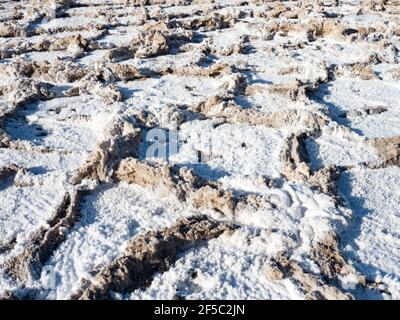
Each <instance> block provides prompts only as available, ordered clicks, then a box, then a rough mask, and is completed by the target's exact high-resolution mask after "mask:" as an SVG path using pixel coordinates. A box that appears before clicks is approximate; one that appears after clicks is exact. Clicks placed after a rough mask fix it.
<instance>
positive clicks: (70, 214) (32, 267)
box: [2, 190, 84, 282]
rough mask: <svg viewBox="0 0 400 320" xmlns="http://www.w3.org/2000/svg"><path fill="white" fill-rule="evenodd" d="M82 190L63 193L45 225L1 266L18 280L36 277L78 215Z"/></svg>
mask: <svg viewBox="0 0 400 320" xmlns="http://www.w3.org/2000/svg"><path fill="white" fill-rule="evenodd" d="M83 193H84V191H82V190H76V191H74V192H67V193H66V194H65V196H64V198H63V200H62V201H61V203H60V205H59V206H58V208H57V210H56V212H55V214H54V215H53V217H52V218H51V219H50V220H49V222H48V225H47V226H43V227H41V228H40V229H39V230H37V231H35V232H34V234H33V235H32V236H31V237H30V239H29V240H28V242H27V243H26V244H25V245H24V249H23V251H22V252H21V253H18V254H17V255H16V256H14V257H12V258H10V259H9V260H7V261H6V262H5V263H4V264H3V265H2V268H3V269H4V270H5V273H6V275H8V276H9V277H11V278H12V279H16V280H18V281H22V282H24V281H27V280H29V279H36V278H38V277H39V275H40V272H41V270H42V266H43V264H44V263H45V262H46V261H47V260H48V259H49V257H50V256H51V254H52V253H53V252H54V250H55V249H56V248H57V247H58V246H59V245H60V244H61V243H62V242H63V241H64V240H65V238H66V236H67V232H68V231H69V230H70V229H71V228H72V227H73V226H74V225H75V223H76V222H77V220H78V218H79V200H80V197H81V196H82V194H83Z"/></svg>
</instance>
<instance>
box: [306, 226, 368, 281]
mask: <svg viewBox="0 0 400 320" xmlns="http://www.w3.org/2000/svg"><path fill="white" fill-rule="evenodd" d="M311 258H312V259H313V260H314V261H315V263H316V264H317V265H318V266H319V268H320V270H321V273H322V275H323V276H325V277H326V278H327V279H328V280H330V281H332V280H335V279H336V280H337V279H338V278H339V277H340V276H346V275H349V274H351V275H357V271H356V270H355V269H354V267H352V266H351V265H349V264H348V263H347V262H346V260H345V259H344V258H343V256H342V254H341V253H340V250H339V239H338V236H337V235H336V234H334V233H332V232H331V233H327V234H326V236H325V238H323V239H320V240H317V241H315V243H314V245H313V247H312V250H311ZM357 277H358V283H360V284H362V285H365V278H364V277H363V276H357Z"/></svg>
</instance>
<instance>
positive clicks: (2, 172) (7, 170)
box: [0, 164, 23, 183]
mask: <svg viewBox="0 0 400 320" xmlns="http://www.w3.org/2000/svg"><path fill="white" fill-rule="evenodd" d="M21 170H23V168H21V167H20V166H17V165H15V164H11V165H8V166H4V167H0V183H2V182H3V181H4V180H7V179H8V178H10V177H11V176H15V175H16V174H17V173H18V172H19V171H21Z"/></svg>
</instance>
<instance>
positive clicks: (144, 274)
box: [72, 216, 235, 300]
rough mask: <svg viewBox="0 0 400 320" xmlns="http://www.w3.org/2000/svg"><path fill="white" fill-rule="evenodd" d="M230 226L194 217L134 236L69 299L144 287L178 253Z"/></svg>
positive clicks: (162, 270) (107, 294)
mask: <svg viewBox="0 0 400 320" xmlns="http://www.w3.org/2000/svg"><path fill="white" fill-rule="evenodd" d="M234 229H235V227H234V226H233V225H230V224H226V223H222V222H217V221H214V220H211V219H209V218H207V217H206V216H195V217H192V218H188V219H183V220H180V221H179V222H177V223H176V224H175V225H174V226H172V227H170V228H166V229H163V230H160V231H150V232H147V233H146V234H144V235H140V236H137V237H135V238H134V239H132V240H131V241H130V242H129V243H128V245H127V248H126V249H125V251H124V253H123V254H122V255H121V256H120V257H119V258H117V259H116V260H115V261H114V262H112V263H111V264H110V265H108V266H106V267H105V268H103V269H102V270H100V272H99V273H97V275H96V276H95V277H94V278H93V279H92V280H87V281H84V285H83V288H82V289H81V290H80V291H79V292H78V293H76V294H74V295H73V296H72V299H82V300H86V299H110V298H112V294H111V292H116V293H128V292H132V291H133V290H135V289H138V288H143V287H146V286H148V285H149V284H150V283H151V281H152V279H153V276H154V275H155V274H156V273H158V272H165V271H166V270H168V269H169V268H170V267H171V266H172V265H173V263H174V261H175V260H177V259H178V258H179V254H181V253H183V252H184V251H186V250H188V249H189V248H191V247H193V246H196V245H199V244H200V243H201V242H202V241H206V240H210V239H213V238H217V237H219V236H220V235H221V234H223V233H225V232H232V231H233V230H234Z"/></svg>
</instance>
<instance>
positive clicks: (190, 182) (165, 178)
mask: <svg viewBox="0 0 400 320" xmlns="http://www.w3.org/2000/svg"><path fill="white" fill-rule="evenodd" d="M114 179H115V180H116V181H126V182H129V183H134V184H137V185H139V186H142V187H144V188H149V189H152V190H153V191H155V192H156V193H157V194H158V195H159V196H161V197H163V196H169V195H174V196H175V197H176V198H177V199H179V200H180V201H183V202H187V203H188V204H190V205H192V206H193V207H195V208H198V209H210V210H215V211H217V212H220V213H222V214H224V215H228V216H232V215H233V214H234V210H235V207H236V204H237V201H236V199H235V198H234V196H233V194H232V193H231V192H228V191H224V190H221V189H220V188H219V187H218V186H217V185H215V184H212V183H209V182H207V181H204V180H203V179H201V178H199V177H197V176H196V175H195V174H194V173H193V171H192V170H191V169H187V168H177V167H170V166H168V165H158V164H150V163H147V162H143V161H140V160H138V159H134V158H127V159H124V160H122V161H121V163H120V164H119V166H118V168H117V170H116V171H115V174H114Z"/></svg>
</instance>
